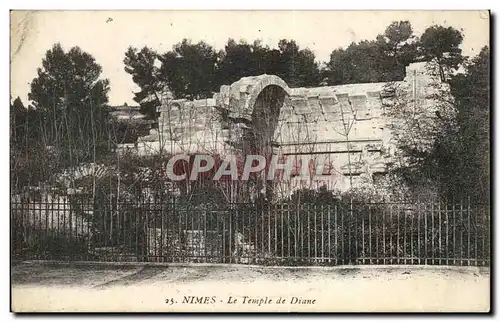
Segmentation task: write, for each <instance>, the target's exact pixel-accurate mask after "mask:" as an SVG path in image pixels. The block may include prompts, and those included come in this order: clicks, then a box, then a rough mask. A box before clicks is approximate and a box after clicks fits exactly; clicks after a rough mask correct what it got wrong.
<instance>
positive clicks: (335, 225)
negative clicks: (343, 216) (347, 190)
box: [333, 204, 339, 265]
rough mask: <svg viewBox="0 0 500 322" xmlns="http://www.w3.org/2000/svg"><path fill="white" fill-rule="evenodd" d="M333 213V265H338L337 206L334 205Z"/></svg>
mask: <svg viewBox="0 0 500 322" xmlns="http://www.w3.org/2000/svg"><path fill="white" fill-rule="evenodd" d="M333 210H334V213H333V222H334V225H333V228H334V229H335V231H334V234H335V253H334V254H335V265H338V263H339V243H338V234H339V228H338V227H339V223H338V217H337V216H338V212H337V204H335V205H334V209H333Z"/></svg>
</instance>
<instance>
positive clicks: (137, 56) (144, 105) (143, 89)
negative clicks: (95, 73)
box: [123, 47, 166, 119]
mask: <svg viewBox="0 0 500 322" xmlns="http://www.w3.org/2000/svg"><path fill="white" fill-rule="evenodd" d="M158 57H159V56H158V54H157V53H156V52H155V51H154V50H152V49H150V48H148V47H143V48H142V49H141V50H140V51H139V50H138V49H137V48H134V47H129V48H128V49H127V52H126V53H125V58H124V60H123V63H124V64H125V71H126V72H127V73H129V74H130V75H132V80H133V81H134V83H135V84H136V85H137V86H139V88H140V91H139V92H136V93H134V101H136V102H137V103H139V104H140V106H141V109H140V112H141V113H143V114H145V115H146V117H147V118H148V119H155V118H156V108H157V107H159V106H160V105H161V97H160V96H161V93H162V92H163V91H164V89H165V87H166V79H165V77H164V75H161V72H160V69H159V67H158V65H157V64H155V62H157V61H159V60H158Z"/></svg>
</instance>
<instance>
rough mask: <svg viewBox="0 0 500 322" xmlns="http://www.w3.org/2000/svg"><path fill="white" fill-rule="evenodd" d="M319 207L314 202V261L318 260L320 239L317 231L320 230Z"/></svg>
mask: <svg viewBox="0 0 500 322" xmlns="http://www.w3.org/2000/svg"><path fill="white" fill-rule="evenodd" d="M317 210H318V207H317V205H316V204H314V257H315V259H314V262H316V261H317V260H318V251H317V250H318V239H317V231H318V226H317V222H316V216H317V212H318V211H317Z"/></svg>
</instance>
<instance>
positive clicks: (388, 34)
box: [377, 21, 417, 81]
mask: <svg viewBox="0 0 500 322" xmlns="http://www.w3.org/2000/svg"><path fill="white" fill-rule="evenodd" d="M416 40H417V39H416V37H415V36H414V35H413V28H412V26H411V24H410V22H409V21H394V22H393V23H391V24H390V25H389V26H388V27H387V28H386V29H385V32H384V34H382V35H378V36H377V45H378V46H379V47H380V50H381V53H382V55H381V56H380V57H381V59H382V60H383V61H382V62H381V67H382V69H383V73H384V78H385V79H386V80H388V81H396V80H403V78H404V76H405V67H406V66H407V65H408V64H410V63H412V62H414V61H415V60H416V58H417V53H416V49H417V46H416Z"/></svg>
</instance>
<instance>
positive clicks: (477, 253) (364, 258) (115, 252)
mask: <svg viewBox="0 0 500 322" xmlns="http://www.w3.org/2000/svg"><path fill="white" fill-rule="evenodd" d="M11 238H12V242H11V250H12V255H13V257H14V258H19V259H62V260H92V261H152V262H206V263H247V264H262V265H346V264H353V265H356V264H417V265H420V264H421V265H467V266H471V265H472V266H487V265H489V264H490V213H489V206H487V205H477V204H470V203H464V202H460V203H406V204H405V203H356V202H353V201H352V200H347V201H346V200H344V201H338V202H335V203H329V204H302V205H296V204H293V203H278V204H266V205H256V204H230V205H225V206H220V207H213V206H211V207H204V208H203V207H190V206H189V205H185V204H176V203H171V202H168V203H163V202H158V201H155V202H152V201H120V202H116V201H110V202H109V204H100V205H97V204H94V203H93V202H91V201H90V199H87V200H85V199H80V200H73V199H71V198H69V197H59V198H55V199H54V198H53V199H52V200H43V201H42V200H39V201H33V200H30V201H22V200H13V201H11Z"/></svg>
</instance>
